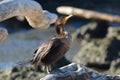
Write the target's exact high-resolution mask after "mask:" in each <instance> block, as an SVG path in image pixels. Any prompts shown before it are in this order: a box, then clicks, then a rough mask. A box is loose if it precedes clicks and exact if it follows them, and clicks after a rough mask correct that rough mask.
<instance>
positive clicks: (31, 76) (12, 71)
mask: <svg viewBox="0 0 120 80" xmlns="http://www.w3.org/2000/svg"><path fill="white" fill-rule="evenodd" d="M0 74H1V75H0V80H1V79H2V80H38V79H40V78H42V77H43V76H45V73H43V72H38V71H36V69H35V67H34V66H29V67H25V66H24V67H10V68H7V69H5V70H0Z"/></svg>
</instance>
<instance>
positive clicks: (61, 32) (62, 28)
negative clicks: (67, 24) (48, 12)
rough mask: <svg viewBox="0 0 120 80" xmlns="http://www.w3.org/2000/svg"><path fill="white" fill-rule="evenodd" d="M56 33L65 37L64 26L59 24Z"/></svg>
mask: <svg viewBox="0 0 120 80" xmlns="http://www.w3.org/2000/svg"><path fill="white" fill-rule="evenodd" d="M55 29H56V32H57V34H58V35H63V34H64V27H63V24H59V25H57V26H55Z"/></svg>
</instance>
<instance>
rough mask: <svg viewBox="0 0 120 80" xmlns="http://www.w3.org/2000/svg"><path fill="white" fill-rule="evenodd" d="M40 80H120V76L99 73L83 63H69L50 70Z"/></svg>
mask: <svg viewBox="0 0 120 80" xmlns="http://www.w3.org/2000/svg"><path fill="white" fill-rule="evenodd" d="M40 80H120V76H119V75H118V76H111V75H105V74H101V73H99V72H97V71H95V70H92V69H90V68H87V67H85V66H83V65H80V64H76V63H71V64H69V65H67V66H64V67H61V68H59V69H57V70H54V71H52V72H51V73H50V74H48V75H47V76H45V77H43V78H41V79H40Z"/></svg>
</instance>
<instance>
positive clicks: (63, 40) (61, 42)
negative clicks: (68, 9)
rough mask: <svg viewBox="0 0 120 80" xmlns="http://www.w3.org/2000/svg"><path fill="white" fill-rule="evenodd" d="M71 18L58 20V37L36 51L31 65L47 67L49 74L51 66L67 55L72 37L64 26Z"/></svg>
mask: <svg viewBox="0 0 120 80" xmlns="http://www.w3.org/2000/svg"><path fill="white" fill-rule="evenodd" d="M70 17H72V15H69V16H66V17H65V16H61V17H59V18H58V19H57V20H56V22H55V30H56V32H57V35H56V36H55V37H53V38H52V39H51V40H49V41H47V42H45V43H43V44H42V45H41V46H40V47H38V49H36V51H35V52H34V56H33V59H32V60H31V64H33V65H42V66H45V68H44V71H46V72H47V73H49V71H50V65H51V64H53V63H55V62H57V61H58V60H59V59H61V58H62V57H63V56H64V55H65V53H66V52H67V51H68V50H69V48H70V43H71V35H70V33H69V32H67V31H66V30H65V28H64V25H65V23H66V22H67V20H68V19H69V18H70Z"/></svg>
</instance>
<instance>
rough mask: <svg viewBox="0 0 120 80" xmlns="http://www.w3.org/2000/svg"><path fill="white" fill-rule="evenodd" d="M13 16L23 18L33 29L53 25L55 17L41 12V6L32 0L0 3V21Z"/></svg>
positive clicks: (11, 0) (9, 0) (13, 0)
mask: <svg viewBox="0 0 120 80" xmlns="http://www.w3.org/2000/svg"><path fill="white" fill-rule="evenodd" d="M15 16H25V18H26V19H27V21H28V23H29V24H30V25H31V26H32V27H33V28H40V29H41V28H48V27H49V25H50V24H52V23H54V22H55V21H56V19H57V15H56V14H53V13H50V12H48V11H43V9H42V7H41V5H40V4H39V3H37V2H36V1H33V0H2V1H0V21H3V20H6V19H8V18H11V17H15Z"/></svg>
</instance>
